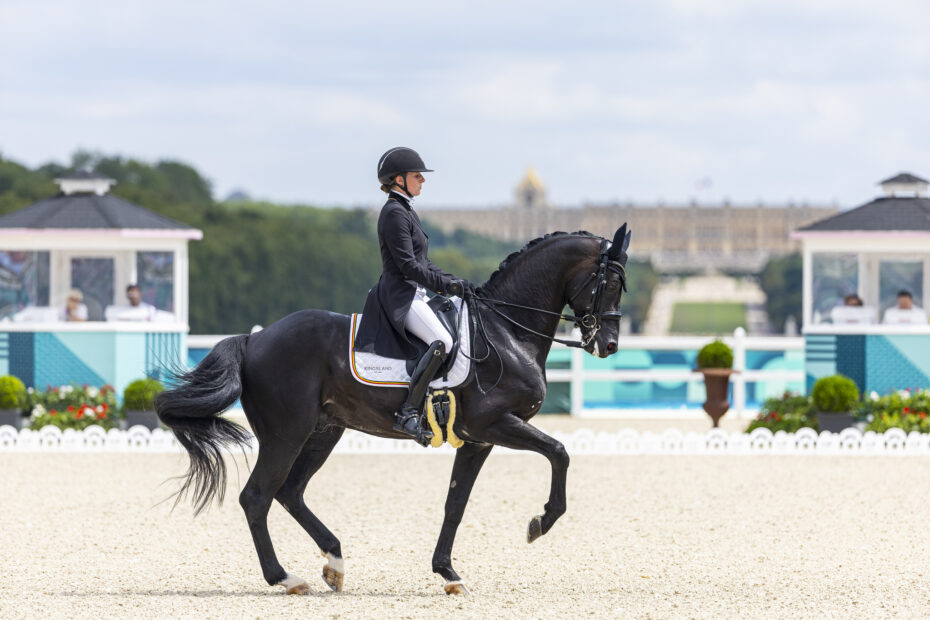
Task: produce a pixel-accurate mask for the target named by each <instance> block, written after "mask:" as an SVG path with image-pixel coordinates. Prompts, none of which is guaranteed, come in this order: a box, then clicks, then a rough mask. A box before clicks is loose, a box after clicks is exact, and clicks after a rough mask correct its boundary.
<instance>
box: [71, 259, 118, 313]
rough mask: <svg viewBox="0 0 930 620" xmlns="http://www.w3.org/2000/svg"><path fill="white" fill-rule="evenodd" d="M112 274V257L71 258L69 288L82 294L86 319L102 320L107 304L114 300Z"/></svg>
mask: <svg viewBox="0 0 930 620" xmlns="http://www.w3.org/2000/svg"><path fill="white" fill-rule="evenodd" d="M114 276H115V266H114V262H113V259H112V258H96V257H75V258H72V259H71V288H75V289H77V290H79V291H81V293H82V294H83V296H84V305H86V306H87V319H88V320H90V321H103V320H104V313H105V310H106V308H107V306H110V305H112V304H113V303H114V302H115V301H116V295H115V290H114V279H115V278H114Z"/></svg>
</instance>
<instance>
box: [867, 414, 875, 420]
mask: <svg viewBox="0 0 930 620" xmlns="http://www.w3.org/2000/svg"><path fill="white" fill-rule="evenodd" d="M874 419H875V416H874V415H872V414H871V413H870V414H869V415H868V417H867V418H866V420H868V421H869V422H871V421H872V420H874Z"/></svg>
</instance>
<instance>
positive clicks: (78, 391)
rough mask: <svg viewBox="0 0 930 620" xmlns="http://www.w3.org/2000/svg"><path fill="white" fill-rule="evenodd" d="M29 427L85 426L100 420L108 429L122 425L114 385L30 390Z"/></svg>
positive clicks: (63, 386)
mask: <svg viewBox="0 0 930 620" xmlns="http://www.w3.org/2000/svg"><path fill="white" fill-rule="evenodd" d="M28 400H29V427H30V428H33V429H40V428H42V427H43V426H49V425H51V426H57V427H58V428H61V429H65V428H73V429H77V430H82V429H85V428H87V427H88V426H91V425H92V424H96V425H97V426H101V427H103V428H105V429H110V428H115V427H117V426H119V412H118V409H117V404H116V393H115V392H114V391H113V387H112V386H109V385H104V386H102V387H99V388H97V387H94V386H88V385H83V386H76V385H62V386H59V387H55V386H49V387H48V388H46V389H45V390H34V389H32V388H30V389H29V391H28Z"/></svg>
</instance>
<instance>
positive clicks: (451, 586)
mask: <svg viewBox="0 0 930 620" xmlns="http://www.w3.org/2000/svg"><path fill="white" fill-rule="evenodd" d="M444 589H445V591H446V594H458V595H461V596H468V595H470V594H471V592H469V591H468V588H466V587H465V584H464V583H462V582H461V581H447V582H446V585H445V588H444Z"/></svg>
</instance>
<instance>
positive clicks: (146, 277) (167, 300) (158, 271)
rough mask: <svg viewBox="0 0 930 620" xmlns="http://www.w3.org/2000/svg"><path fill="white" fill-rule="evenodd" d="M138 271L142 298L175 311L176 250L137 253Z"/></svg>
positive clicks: (158, 306)
mask: <svg viewBox="0 0 930 620" xmlns="http://www.w3.org/2000/svg"><path fill="white" fill-rule="evenodd" d="M136 273H137V274H138V284H139V288H140V289H141V290H142V300H143V301H145V302H147V303H150V304H152V305H153V306H155V307H156V308H158V309H159V310H164V311H166V312H174V252H138V253H136Z"/></svg>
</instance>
